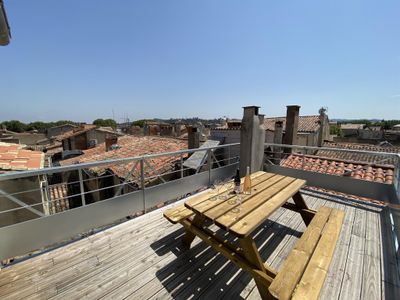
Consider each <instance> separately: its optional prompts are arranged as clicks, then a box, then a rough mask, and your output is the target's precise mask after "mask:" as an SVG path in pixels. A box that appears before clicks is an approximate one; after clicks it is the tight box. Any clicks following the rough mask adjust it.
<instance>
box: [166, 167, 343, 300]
mask: <svg viewBox="0 0 400 300" xmlns="http://www.w3.org/2000/svg"><path fill="white" fill-rule="evenodd" d="M251 177H252V191H251V195H243V201H242V203H241V205H240V206H241V207H240V213H237V212H234V210H235V208H237V206H238V205H239V204H237V203H232V201H231V202H230V201H229V199H232V198H233V197H235V195H232V194H231V191H230V190H229V188H228V185H226V186H223V187H222V188H221V189H220V191H219V194H220V195H221V196H225V199H224V197H220V198H216V197H215V194H213V193H209V192H203V193H200V194H198V195H195V196H194V197H191V198H189V199H188V200H186V201H185V203H184V204H181V205H179V206H176V207H174V208H171V209H169V210H167V211H165V212H164V216H165V217H166V218H167V219H168V220H169V221H170V222H172V223H174V224H176V223H180V224H182V225H183V227H184V228H185V230H186V234H185V236H184V237H183V241H182V242H183V245H184V246H185V247H187V248H190V244H191V242H192V241H193V239H194V238H195V237H196V236H198V237H199V238H201V239H202V240H203V241H204V242H205V243H207V244H208V245H210V246H211V247H213V248H214V249H215V250H216V251H218V252H220V253H221V254H223V255H224V256H225V257H227V258H228V259H230V260H231V261H233V262H234V263H235V264H237V265H238V266H239V267H240V268H242V269H244V270H245V271H247V272H249V273H250V274H251V275H252V276H253V278H254V280H255V282H256V285H257V288H258V290H259V292H260V295H261V297H262V298H263V299H290V298H293V299H317V298H318V296H319V292H320V290H321V289H322V286H323V283H324V280H325V277H326V274H327V272H328V268H329V265H330V262H331V259H332V257H333V253H334V250H335V246H336V243H337V240H338V237H339V233H340V229H341V225H342V222H343V218H344V213H343V211H340V210H336V209H332V208H328V207H321V208H320V209H319V210H318V212H316V211H314V210H311V209H309V208H308V207H307V205H306V203H305V201H304V199H303V198H302V196H301V194H300V189H301V188H302V187H303V186H304V185H305V181H304V180H301V179H296V178H293V177H288V176H283V175H278V174H272V173H266V172H261V171H260V172H256V173H254V174H252V175H251ZM290 199H293V203H292V202H288V200H290ZM279 207H284V208H287V209H290V210H293V211H295V212H298V213H300V215H301V217H302V219H303V221H304V222H305V224H306V225H307V228H306V230H305V231H304V233H303V234H302V236H301V238H300V239H299V240H298V241H297V243H296V245H295V247H294V248H293V250H292V251H291V253H290V254H289V256H288V257H287V259H286V261H285V262H284V263H283V266H282V267H281V269H280V270H279V272H277V271H276V270H274V269H273V268H271V267H270V266H269V265H268V264H267V263H264V262H263V260H262V258H261V256H260V254H259V251H258V249H257V247H256V244H255V242H254V240H253V238H252V236H251V234H252V233H253V232H254V230H255V229H256V228H257V227H258V226H259V225H260V224H262V223H263V222H264V221H265V220H266V219H267V218H268V217H269V216H270V215H271V214H272V213H273V212H274V211H276V210H277V209H278V208H279ZM207 223H214V224H216V225H217V226H219V227H220V228H222V229H224V230H226V231H228V232H230V233H231V234H233V235H234V236H236V237H237V238H238V239H239V245H240V246H236V245H234V244H232V243H230V242H229V241H228V240H227V239H224V238H222V237H221V236H219V235H218V234H217V233H215V232H214V231H212V230H210V229H209V228H207V226H206V224H207Z"/></svg>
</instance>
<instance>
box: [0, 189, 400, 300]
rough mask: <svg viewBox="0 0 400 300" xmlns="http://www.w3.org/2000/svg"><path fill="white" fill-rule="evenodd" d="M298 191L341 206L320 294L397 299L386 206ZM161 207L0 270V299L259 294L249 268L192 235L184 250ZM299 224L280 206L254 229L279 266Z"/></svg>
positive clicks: (399, 286) (318, 202) (316, 202)
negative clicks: (189, 245)
mask: <svg viewBox="0 0 400 300" xmlns="http://www.w3.org/2000/svg"><path fill="white" fill-rule="evenodd" d="M303 194H304V196H305V197H304V198H305V201H306V202H307V204H308V205H309V207H311V208H313V209H318V208H319V207H320V206H329V207H335V208H339V209H342V210H344V211H345V220H344V224H343V227H342V230H341V234H340V237H339V241H338V244H337V246H336V250H335V254H334V257H333V260H332V263H331V266H330V269H329V272H328V276H327V279H326V280H325V284H324V286H323V289H322V291H321V295H320V298H321V299H338V298H341V299H366V298H368V299H399V297H400V296H399V295H400V281H399V277H398V275H397V274H398V269H397V267H396V266H397V265H396V262H395V256H394V253H393V248H394V247H393V240H392V239H391V238H390V235H391V232H390V227H389V224H388V223H387V222H388V220H389V218H388V216H387V207H385V206H380V205H374V204H371V203H363V202H357V201H352V200H349V199H345V198H342V197H337V196H336V197H333V196H328V195H326V194H323V193H316V192H309V191H306V190H304V191H303ZM162 213H163V209H159V210H156V211H153V212H151V213H148V214H146V215H144V216H142V217H139V218H136V219H133V220H129V221H126V222H124V223H122V224H120V225H117V226H114V227H111V228H109V229H107V230H105V231H101V232H98V233H97V234H94V235H91V236H88V237H85V238H83V239H81V240H79V241H76V242H73V243H70V244H67V245H65V246H63V247H59V248H56V249H54V250H52V251H48V252H46V253H44V254H41V255H38V256H36V257H33V258H31V259H28V260H25V261H22V262H20V263H17V264H14V265H10V266H8V267H6V268H4V269H2V270H1V277H0V298H2V299H22V298H37V299H45V298H46V299H48V298H51V299H72V298H74V299H78V298H83V297H85V298H89V299H99V298H104V299H113V298H117V299H125V298H130V299H216V298H218V299H220V298H224V299H260V296H259V293H258V290H257V288H256V287H255V283H254V280H253V279H251V277H250V276H249V275H248V273H247V272H244V271H242V270H241V269H239V268H238V267H236V266H235V265H234V264H233V263H231V262H230V261H228V260H227V259H225V258H224V257H223V256H222V255H220V254H217V253H216V252H215V251H214V250H213V249H211V248H210V247H208V246H207V245H206V244H205V243H203V242H201V241H200V240H199V239H198V238H196V239H195V241H194V243H193V247H192V248H191V249H190V250H189V251H187V252H185V253H184V252H182V250H181V248H180V238H181V237H182V235H183V233H184V231H183V229H182V227H181V226H180V225H172V224H170V223H169V222H168V221H167V220H166V219H164V218H163V216H162ZM304 229H305V225H304V223H303V221H302V219H301V217H300V215H299V214H297V213H294V212H292V211H289V210H285V209H283V208H280V209H278V210H277V211H276V212H275V213H274V214H273V215H272V216H271V218H270V219H269V220H268V221H266V222H265V223H263V224H262V225H261V226H260V227H259V229H258V230H257V231H256V232H255V241H256V244H257V247H258V248H259V249H260V250H261V251H260V253H261V255H262V257H263V259H266V260H267V262H268V263H269V264H270V265H271V266H272V267H273V268H275V269H277V270H279V269H280V268H281V266H282V263H283V262H284V260H285V258H286V257H287V256H288V254H289V253H290V251H291V249H292V248H293V246H294V243H295V242H296V241H297V240H298V238H299V236H300V235H301V233H302V232H303V231H304ZM226 238H227V239H231V236H229V235H226Z"/></svg>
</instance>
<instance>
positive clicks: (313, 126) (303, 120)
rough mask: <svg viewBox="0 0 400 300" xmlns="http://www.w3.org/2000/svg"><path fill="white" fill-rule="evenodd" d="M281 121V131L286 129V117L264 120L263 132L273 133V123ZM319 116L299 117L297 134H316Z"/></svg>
mask: <svg viewBox="0 0 400 300" xmlns="http://www.w3.org/2000/svg"><path fill="white" fill-rule="evenodd" d="M277 121H281V122H283V124H282V126H283V127H282V129H283V131H285V129H286V117H275V118H265V119H264V126H265V130H270V131H275V122H277ZM319 122H320V121H319V115H315V116H299V125H298V130H297V131H298V132H316V131H317V130H318V129H319V127H320V123H319Z"/></svg>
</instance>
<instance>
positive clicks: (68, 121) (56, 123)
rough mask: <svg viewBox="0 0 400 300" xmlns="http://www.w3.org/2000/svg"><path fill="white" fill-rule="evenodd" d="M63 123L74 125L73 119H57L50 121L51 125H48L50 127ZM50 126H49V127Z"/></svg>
mask: <svg viewBox="0 0 400 300" xmlns="http://www.w3.org/2000/svg"><path fill="white" fill-rule="evenodd" d="M65 124H72V125H76V122H73V121H71V120H59V121H56V122H51V125H52V126H50V127H54V126H60V125H65ZM50 127H49V128H50Z"/></svg>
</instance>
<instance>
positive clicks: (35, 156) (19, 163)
mask: <svg viewBox="0 0 400 300" xmlns="http://www.w3.org/2000/svg"><path fill="white" fill-rule="evenodd" d="M22 148H23V145H19V144H9V143H2V142H0V170H1V171H0V172H2V171H3V172H4V171H24V170H33V169H41V168H43V166H44V153H43V152H40V151H31V150H25V149H22Z"/></svg>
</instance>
